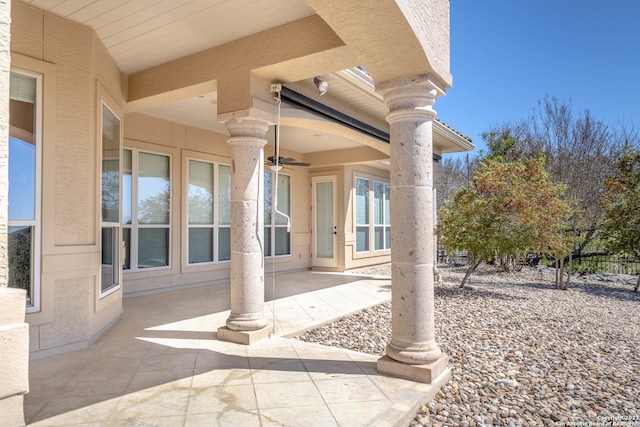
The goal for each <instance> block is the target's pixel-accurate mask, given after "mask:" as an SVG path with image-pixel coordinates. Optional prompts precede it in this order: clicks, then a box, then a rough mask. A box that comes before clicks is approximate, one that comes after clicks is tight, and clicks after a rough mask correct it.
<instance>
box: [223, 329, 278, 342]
mask: <svg viewBox="0 0 640 427" xmlns="http://www.w3.org/2000/svg"><path fill="white" fill-rule="evenodd" d="M270 333H271V328H269V327H268V326H265V327H264V328H262V329H257V330H255V331H234V330H233V329H229V328H227V327H226V326H221V327H219V328H218V333H217V338H218V339H219V340H220V341H228V342H233V343H236V344H243V345H251V344H254V343H256V342H258V341H260V340H262V339H265V338H268V337H269V334H270Z"/></svg>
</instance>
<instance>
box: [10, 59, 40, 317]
mask: <svg viewBox="0 0 640 427" xmlns="http://www.w3.org/2000/svg"><path fill="white" fill-rule="evenodd" d="M41 128H42V75H40V74H35V73H31V72H29V71H25V70H18V69H13V68H12V70H11V77H10V100H9V212H8V214H9V221H8V248H7V250H8V258H9V286H10V287H14V288H21V289H25V290H26V291H27V312H28V313H30V312H36V311H39V310H40V194H41V187H40V181H41V178H40V177H41V171H42V167H41V156H42V154H41V151H42V135H41Z"/></svg>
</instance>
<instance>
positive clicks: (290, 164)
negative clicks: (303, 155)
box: [282, 162, 311, 166]
mask: <svg viewBox="0 0 640 427" xmlns="http://www.w3.org/2000/svg"><path fill="white" fill-rule="evenodd" d="M282 164H283V165H287V166H311V163H307V162H287V163H282Z"/></svg>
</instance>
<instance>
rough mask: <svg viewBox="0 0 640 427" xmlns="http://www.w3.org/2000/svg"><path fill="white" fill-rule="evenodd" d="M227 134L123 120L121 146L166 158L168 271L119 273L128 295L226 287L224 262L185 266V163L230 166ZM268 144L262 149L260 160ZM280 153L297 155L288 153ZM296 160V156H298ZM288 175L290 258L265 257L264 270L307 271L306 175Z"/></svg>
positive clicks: (131, 117) (132, 117)
mask: <svg viewBox="0 0 640 427" xmlns="http://www.w3.org/2000/svg"><path fill="white" fill-rule="evenodd" d="M228 138H229V136H228V135H225V134H220V133H215V132H210V131H206V130H202V129H197V128H192V127H189V126H185V125H182V124H179V123H173V122H169V121H166V120H160V119H157V118H153V117H150V116H146V115H143V114H138V113H131V114H127V115H126V116H125V120H124V147H125V148H135V149H140V150H144V151H150V152H154V153H160V154H164V155H169V156H171V165H172V167H171V172H172V176H171V199H172V201H173V202H172V205H171V241H172V246H171V267H170V268H165V269H155V270H150V271H133V272H125V273H124V293H125V294H128V295H133V294H144V293H149V292H157V291H166V290H171V289H178V288H180V287H185V286H198V285H207V284H219V285H220V286H228V285H229V262H220V263H215V264H209V265H189V264H188V262H187V259H186V254H187V224H186V219H185V218H186V215H187V212H186V209H187V208H186V206H187V194H186V189H187V180H188V177H187V164H188V160H189V159H194V160H204V161H212V162H217V163H221V164H226V165H229V164H230V163H231V161H230V158H231V151H230V147H229V144H228V143H227V139H228ZM271 150H273V147H272V146H270V145H269V146H266V147H265V153H266V154H265V157H268V156H269V155H271ZM282 154H285V153H282ZM285 155H287V156H289V155H292V156H293V157H295V156H296V154H295V153H290V152H287V153H286V154H285ZM298 158H300V156H299V155H298ZM281 173H284V174H287V175H290V176H291V186H292V188H291V204H292V215H291V217H292V230H291V231H292V243H291V255H290V256H281V257H276V258H265V263H264V264H265V271H266V272H271V271H273V270H274V268H275V271H291V270H299V269H305V268H309V266H310V264H309V176H308V172H307V169H306V168H286V169H284V170H283V171H282V172H281Z"/></svg>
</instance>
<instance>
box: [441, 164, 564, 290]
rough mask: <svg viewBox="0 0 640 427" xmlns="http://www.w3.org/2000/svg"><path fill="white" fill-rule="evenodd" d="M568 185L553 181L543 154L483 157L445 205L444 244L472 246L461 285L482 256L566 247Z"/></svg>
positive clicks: (457, 247)
mask: <svg viewBox="0 0 640 427" xmlns="http://www.w3.org/2000/svg"><path fill="white" fill-rule="evenodd" d="M564 191H565V186H564V185H562V184H554V183H552V182H551V179H550V177H549V174H548V173H547V172H546V171H545V169H544V158H543V157H536V158H525V159H521V160H515V161H513V162H505V161H504V159H503V158H500V156H496V157H492V156H488V157H485V158H484V159H482V160H481V161H480V162H479V165H478V167H477V168H476V170H475V173H474V177H473V179H472V181H471V182H470V183H469V184H468V185H467V186H465V187H462V188H461V189H460V190H459V191H458V192H457V193H456V194H455V196H454V198H453V199H452V200H451V201H450V202H449V203H448V204H447V206H445V207H444V208H443V209H441V211H440V218H441V222H440V227H439V234H440V236H441V242H442V244H443V245H444V246H445V247H446V248H448V249H452V250H464V249H466V250H468V251H469V252H470V257H471V264H470V266H469V268H468V269H467V272H466V274H465V277H464V279H463V280H462V283H461V284H460V287H464V285H465V283H466V281H467V280H468V278H469V276H470V275H471V274H472V273H473V272H474V271H475V269H476V268H477V267H478V265H479V264H480V263H481V262H482V261H485V262H490V261H492V260H493V259H494V258H495V257H499V258H503V257H510V258H511V259H512V260H515V259H517V258H518V256H520V255H523V254H524V253H527V252H530V251H533V252H541V253H551V254H558V253H562V252H563V251H565V250H566V249H567V246H568V238H567V235H566V233H565V232H564V230H565V224H566V221H567V218H569V217H570V216H571V213H572V210H571V207H570V204H569V203H568V202H567V201H565V200H563V199H562V198H561V196H562V194H563V193H564Z"/></svg>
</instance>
